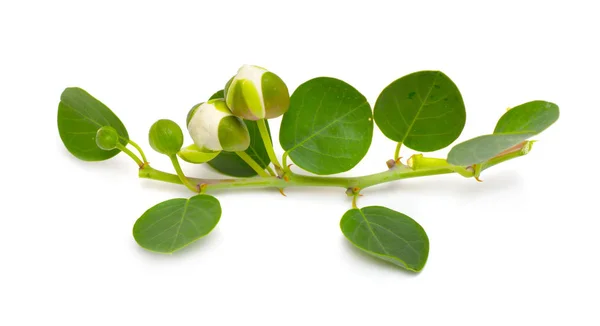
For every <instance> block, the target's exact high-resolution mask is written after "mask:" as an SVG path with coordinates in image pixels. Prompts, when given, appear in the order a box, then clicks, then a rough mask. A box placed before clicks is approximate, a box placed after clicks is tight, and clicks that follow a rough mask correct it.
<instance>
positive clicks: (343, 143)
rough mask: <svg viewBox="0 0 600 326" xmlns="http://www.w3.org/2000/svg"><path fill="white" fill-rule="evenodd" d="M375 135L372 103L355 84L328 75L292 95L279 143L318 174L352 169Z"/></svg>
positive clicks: (307, 168) (302, 86)
mask: <svg viewBox="0 0 600 326" xmlns="http://www.w3.org/2000/svg"><path fill="white" fill-rule="evenodd" d="M372 137H373V119H372V112H371V107H370V106H369V103H368V102H367V100H366V98H365V97H364V96H363V95H362V94H361V93H360V92H358V91H357V90H356V89H355V88H354V87H352V86H350V85H348V84H347V83H345V82H343V81H341V80H339V79H335V78H328V77H319V78H315V79H311V80H309V81H307V82H305V83H304V84H302V85H300V86H299V87H298V88H297V89H296V91H295V92H294V93H293V94H292V97H291V102H290V108H289V110H288V111H287V112H286V113H285V114H284V115H283V119H282V122H281V129H280V132H279V142H280V143H281V146H282V147H283V149H284V150H286V151H287V153H288V154H289V156H290V157H291V158H292V160H293V161H294V163H295V164H296V165H298V166H299V167H301V168H303V169H304V170H307V171H310V172H313V173H315V174H321V175H324V174H334V173H340V172H344V171H348V170H350V169H351V168H353V167H354V166H355V165H356V164H358V162H360V160H361V159H362V158H363V157H364V156H365V154H366V153H367V151H368V150H369V146H370V145H371V139H372Z"/></svg>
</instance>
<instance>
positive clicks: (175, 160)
mask: <svg viewBox="0 0 600 326" xmlns="http://www.w3.org/2000/svg"><path fill="white" fill-rule="evenodd" d="M169 158H170V159H171V163H173V168H174V169H175V172H177V177H179V180H180V181H181V183H183V185H184V186H186V187H187V188H188V189H189V190H191V191H193V192H198V191H199V188H198V186H197V184H196V186H194V184H192V183H191V182H190V180H189V179H188V178H187V177H186V176H185V174H184V173H183V170H182V169H181V165H180V164H179V159H178V158H177V155H169ZM142 169H143V168H142Z"/></svg>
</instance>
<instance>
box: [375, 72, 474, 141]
mask: <svg viewBox="0 0 600 326" xmlns="http://www.w3.org/2000/svg"><path fill="white" fill-rule="evenodd" d="M374 118H375V123H377V126H378V127H379V129H381V131H382V132H383V134H384V135H385V136H386V137H388V138H389V139H391V140H394V141H396V142H399V143H402V144H404V145H405V146H406V147H408V148H411V149H414V150H417V151H421V152H431V151H435V150H438V149H442V148H444V147H446V146H448V145H450V144H452V142H453V141H455V140H456V139H457V138H458V136H460V134H461V132H462V130H463V128H464V126H465V120H466V112H465V104H464V103H463V99H462V96H461V95H460V92H459V91H458V88H457V87H456V85H455V84H454V82H452V80H450V78H448V76H446V75H444V74H443V73H442V72H440V71H419V72H415V73H412V74H410V75H407V76H404V77H402V78H399V79H397V80H396V81H394V82H392V83H391V84H390V85H388V86H387V87H386V88H385V89H384V90H383V91H382V92H381V94H380V95H379V97H378V98H377V102H376V103H375V108H374Z"/></svg>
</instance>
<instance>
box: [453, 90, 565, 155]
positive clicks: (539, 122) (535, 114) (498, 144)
mask: <svg viewBox="0 0 600 326" xmlns="http://www.w3.org/2000/svg"><path fill="white" fill-rule="evenodd" d="M558 117H559V109H558V106H557V105H556V104H554V103H550V102H544V101H531V102H527V103H524V104H521V105H519V106H516V107H514V108H512V109H510V110H508V111H507V112H506V113H505V114H504V115H503V116H502V117H501V118H500V120H498V123H497V124H496V128H495V129H494V133H493V134H491V135H483V136H479V137H475V138H472V139H469V140H467V141H465V142H462V143H460V144H458V145H456V146H454V147H453V148H452V149H451V150H450V152H449V153H448V163H450V164H454V165H461V166H467V165H472V164H479V163H482V162H485V161H487V160H489V159H491V158H493V157H494V156H496V155H498V154H500V153H502V152H503V151H505V150H507V149H509V148H511V147H513V146H515V145H517V144H518V143H520V142H522V141H524V140H526V139H528V138H530V137H532V136H535V135H537V134H539V133H540V132H542V131H544V130H545V129H546V128H548V127H550V126H551V125H552V124H553V123H554V122H555V121H556V120H558Z"/></svg>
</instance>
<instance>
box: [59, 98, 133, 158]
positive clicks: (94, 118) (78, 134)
mask: <svg viewBox="0 0 600 326" xmlns="http://www.w3.org/2000/svg"><path fill="white" fill-rule="evenodd" d="M104 126H111V127H113V128H115V130H116V131H117V133H118V134H119V138H120V142H121V143H122V144H123V145H127V142H128V141H129V135H128V134H127V129H125V126H124V125H123V123H122V122H121V120H119V118H118V117H117V116H116V115H115V114H114V113H113V112H112V111H111V110H110V109H109V108H108V107H106V105H104V104H103V103H102V102H100V101H98V100H97V99H96V98H94V97H93V96H92V95H90V94H89V93H88V92H86V91H84V90H83V89H81V88H77V87H71V88H67V89H65V90H64V91H63V93H62V95H61V96H60V103H59V104H58V132H59V134H60V138H61V139H62V141H63V144H65V147H66V148H67V150H68V151H69V152H71V154H73V155H74V156H75V157H77V158H79V159H81V160H84V161H103V160H106V159H109V158H111V157H113V156H115V155H117V154H119V152H120V150H118V149H114V150H111V151H105V150H102V149H100V148H99V147H98V146H97V145H96V132H97V131H98V129H100V128H101V127H104Z"/></svg>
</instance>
